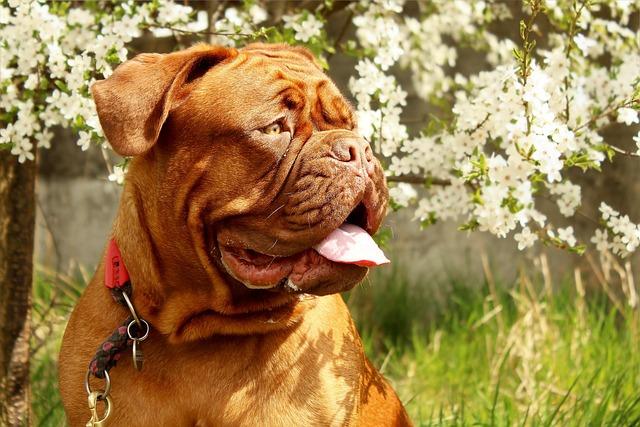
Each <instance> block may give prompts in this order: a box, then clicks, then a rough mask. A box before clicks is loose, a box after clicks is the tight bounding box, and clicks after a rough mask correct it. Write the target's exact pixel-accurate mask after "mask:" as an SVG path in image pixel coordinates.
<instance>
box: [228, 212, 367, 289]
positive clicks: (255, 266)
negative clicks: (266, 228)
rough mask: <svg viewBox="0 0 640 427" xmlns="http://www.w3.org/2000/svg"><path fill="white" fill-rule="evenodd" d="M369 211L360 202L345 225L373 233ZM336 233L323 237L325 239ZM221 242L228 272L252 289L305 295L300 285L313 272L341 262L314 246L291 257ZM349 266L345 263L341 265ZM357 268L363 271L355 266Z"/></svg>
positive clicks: (345, 221) (346, 219)
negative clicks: (328, 256)
mask: <svg viewBox="0 0 640 427" xmlns="http://www.w3.org/2000/svg"><path fill="white" fill-rule="evenodd" d="M368 216H369V212H368V209H367V207H366V205H365V203H363V202H362V201H361V202H359V203H358V204H357V205H356V206H355V207H354V208H353V209H352V210H351V212H350V213H349V215H348V216H347V218H345V220H344V222H343V223H342V224H345V223H350V224H356V225H358V226H360V227H362V228H363V229H365V230H366V231H367V233H369V234H372V231H373V230H372V229H371V227H370V220H369V217H368ZM332 231H333V230H330V231H329V232H327V233H326V235H324V236H321V239H319V242H320V241H322V240H324V239H325V238H326V237H327V236H328V235H329V234H330V233H331V232H332ZM217 240H218V248H219V251H218V255H219V261H220V263H221V264H222V266H223V267H224V269H225V270H226V272H227V273H228V274H229V275H230V276H231V277H232V278H233V279H235V280H236V281H238V282H240V283H242V284H243V285H244V286H245V287H247V288H249V289H254V290H257V289H260V290H271V291H274V290H277V291H284V292H290V293H299V292H301V286H300V282H301V281H303V279H304V276H305V274H306V273H307V272H308V271H311V270H312V269H317V268H322V267H329V268H331V267H335V266H337V265H338V264H340V263H337V262H335V261H331V260H329V259H327V258H325V257H323V256H322V255H320V254H319V253H318V252H317V251H316V250H315V249H313V248H312V247H308V248H305V249H303V250H301V251H298V252H295V253H292V254H290V255H282V254H275V253H265V252H261V251H258V250H256V249H254V248H251V247H249V246H247V245H242V244H234V243H223V242H221V241H220V240H219V239H217ZM341 265H345V264H341ZM351 267H353V268H363V267H361V266H356V265H351Z"/></svg>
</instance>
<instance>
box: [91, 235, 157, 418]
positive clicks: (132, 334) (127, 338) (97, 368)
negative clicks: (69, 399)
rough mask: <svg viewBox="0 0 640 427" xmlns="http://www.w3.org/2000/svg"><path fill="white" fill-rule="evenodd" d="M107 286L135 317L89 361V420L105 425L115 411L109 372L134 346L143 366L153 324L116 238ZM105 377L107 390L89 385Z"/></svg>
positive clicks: (109, 257)
mask: <svg viewBox="0 0 640 427" xmlns="http://www.w3.org/2000/svg"><path fill="white" fill-rule="evenodd" d="M105 286H106V287H107V288H109V290H110V292H111V296H112V297H113V299H114V300H115V301H116V302H117V303H118V304H120V305H122V306H124V307H125V308H126V309H127V310H128V311H129V312H130V313H131V316H129V317H127V319H126V320H125V321H124V322H122V323H121V324H120V325H119V326H118V327H117V328H116V329H115V330H114V331H113V333H112V334H111V335H110V336H109V337H108V338H107V339H106V340H105V341H103V342H102V344H100V347H98V350H97V351H96V353H95V355H94V356H93V358H92V359H91V361H90V362H89V367H88V369H87V374H86V376H85V383H84V385H85V389H86V391H87V394H88V405H89V410H90V411H91V418H90V419H89V421H88V422H87V427H99V426H102V425H103V424H104V422H105V420H106V419H107V418H108V417H109V415H110V414H111V408H112V406H113V405H112V402H111V398H110V397H109V392H110V391H111V379H110V377H109V371H110V370H111V369H112V368H113V367H114V366H116V364H117V363H118V360H120V358H121V356H122V353H123V352H124V351H126V350H127V349H128V348H129V347H132V353H133V365H134V366H135V368H136V369H137V370H141V369H142V362H143V354H142V350H141V349H140V343H141V342H142V341H144V340H145V339H147V337H148V335H149V332H150V330H151V327H150V326H149V323H147V321H146V320H144V319H142V318H140V317H139V316H138V314H137V313H136V310H135V308H134V307H133V303H132V302H131V297H130V295H131V293H132V286H131V281H130V280H129V273H128V272H127V269H126V267H125V265H124V262H123V261H122V256H121V255H120V250H119V249H118V246H117V245H116V243H115V241H114V240H111V241H110V242H109V246H108V247H107V263H106V266H105ZM91 375H93V376H94V377H96V378H99V379H103V380H104V381H105V386H104V390H102V391H93V390H91V386H90V384H89V380H90V376H91ZM99 401H103V402H104V405H105V409H104V413H103V415H102V416H100V415H99V414H98V409H97V406H98V402H99Z"/></svg>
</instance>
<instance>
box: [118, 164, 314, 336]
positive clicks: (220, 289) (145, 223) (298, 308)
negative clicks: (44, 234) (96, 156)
mask: <svg viewBox="0 0 640 427" xmlns="http://www.w3.org/2000/svg"><path fill="white" fill-rule="evenodd" d="M145 167H146V166H145V164H144V163H142V164H137V163H136V162H135V161H134V162H133V164H132V166H131V168H132V169H130V173H129V175H128V180H127V183H126V184H125V187H124V191H123V194H122V198H121V201H120V207H119V210H118V214H117V216H116V220H115V222H114V226H113V237H114V238H115V240H116V242H117V243H118V246H119V247H120V250H121V252H122V256H123V260H124V262H125V264H126V266H127V269H128V270H129V274H130V277H131V282H132V284H133V300H134V305H135V306H136V308H137V310H138V311H139V312H140V314H141V315H142V316H143V317H145V318H146V319H147V320H148V321H149V322H151V323H152V324H153V326H154V327H155V328H156V329H157V330H159V331H160V332H161V333H163V334H164V335H168V336H169V337H170V339H172V340H173V341H175V342H181V341H191V340H194V339H202V338H207V337H209V336H212V335H216V334H254V333H267V332H270V331H275V330H281V329H283V328H288V327H290V326H292V325H294V324H295V323H296V322H297V321H298V319H299V318H300V316H301V314H302V313H303V312H304V311H305V310H306V309H307V308H308V307H309V306H311V305H313V304H314V301H312V300H304V301H300V300H299V298H298V297H296V296H291V295H285V294H283V295H277V296H270V297H269V299H267V300H266V301H265V300H261V299H257V300H255V301H252V302H249V303H247V302H244V303H243V304H238V301H237V300H234V297H233V295H232V294H231V292H230V287H229V286H228V285H227V284H226V283H225V277H224V275H223V274H221V272H220V271H218V269H217V268H216V267H215V266H213V265H212V263H211V262H209V259H208V255H207V253H206V250H207V249H206V248H205V247H202V248H199V247H198V245H197V244H194V241H193V240H194V236H193V233H192V231H191V230H189V227H188V226H187V225H186V224H180V223H178V221H177V220H176V215H173V213H172V212H163V211H162V206H161V204H160V201H159V200H158V190H157V185H156V184H155V183H154V182H153V181H154V179H155V177H154V171H152V170H145ZM156 182H157V181H156Z"/></svg>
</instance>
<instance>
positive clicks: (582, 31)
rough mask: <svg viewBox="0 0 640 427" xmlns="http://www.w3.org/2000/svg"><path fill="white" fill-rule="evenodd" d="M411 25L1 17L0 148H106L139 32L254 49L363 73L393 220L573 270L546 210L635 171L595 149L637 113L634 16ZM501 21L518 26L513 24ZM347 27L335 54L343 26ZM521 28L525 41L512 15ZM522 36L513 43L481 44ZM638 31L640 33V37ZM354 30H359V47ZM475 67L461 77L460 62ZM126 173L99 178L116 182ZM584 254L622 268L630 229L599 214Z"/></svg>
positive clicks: (119, 8)
mask: <svg viewBox="0 0 640 427" xmlns="http://www.w3.org/2000/svg"><path fill="white" fill-rule="evenodd" d="M414 5H416V6H417V7H418V8H419V10H418V11H417V13H411V14H408V13H406V12H407V8H408V4H407V5H405V4H404V2H403V1H402V0H375V1H365V0H362V1H359V2H352V3H345V2H340V3H335V4H334V2H333V1H331V0H325V1H322V2H315V3H313V5H312V6H307V7H306V8H300V6H296V5H294V4H291V5H286V6H285V8H286V10H284V11H283V10H277V11H274V10H271V9H274V8H273V7H269V5H268V4H266V3H260V2H257V1H254V0H246V1H244V2H242V3H233V4H232V5H231V6H228V5H227V4H226V3H225V5H223V6H220V7H219V8H217V9H215V8H214V10H209V11H208V12H207V11H199V12H197V11H195V10H193V9H192V8H190V7H188V6H184V5H181V4H177V3H174V2H172V1H169V0H154V1H150V2H145V3H139V2H134V1H123V2H116V3H110V2H88V3H80V4H77V3H75V2H55V3H50V4H45V3H44V2H41V1H30V2H24V1H16V0H11V1H9V2H8V3H7V2H4V4H3V6H2V7H0V39H1V40H2V42H1V44H0V49H1V50H0V73H1V78H0V122H2V129H1V130H0V147H5V148H7V149H10V150H11V153H13V154H14V155H15V156H17V157H18V160H19V161H20V162H28V161H31V160H33V158H34V150H35V147H36V146H37V147H42V148H47V147H49V145H50V143H51V139H52V132H51V128H52V127H53V126H65V127H71V128H72V129H73V130H75V131H76V133H77V135H78V139H77V142H78V145H79V146H80V147H81V149H83V150H84V149H87V147H89V145H90V144H91V143H98V144H103V146H104V147H107V146H106V145H105V144H104V139H103V134H102V131H101V129H100V124H99V122H98V120H97V116H96V112H95V108H94V105H93V102H92V100H91V98H90V95H89V87H90V86H91V84H92V83H93V82H94V81H95V80H97V79H101V78H104V77H107V76H109V74H110V73H111V72H112V70H113V67H115V66H116V65H117V64H118V63H120V62H122V61H123V60H125V59H126V58H127V57H128V55H129V51H128V46H129V45H128V43H129V42H130V41H131V40H132V39H134V38H136V37H139V36H141V35H143V34H144V33H145V32H152V33H154V34H155V35H156V36H158V37H164V36H172V35H173V36H182V37H184V36H190V37H193V36H194V35H195V36H199V37H200V38H201V39H204V40H207V41H209V42H212V43H220V44H225V45H237V46H241V45H243V44H246V43H248V42H251V41H254V40H257V39H260V40H266V41H272V42H288V43H292V44H302V45H305V46H307V47H308V48H309V49H311V50H312V51H313V52H314V53H315V54H316V55H318V56H319V57H320V58H321V61H322V62H323V63H324V64H325V66H327V64H328V61H327V60H328V59H329V58H330V57H332V56H333V55H336V54H342V55H351V56H354V57H355V58H357V65H356V66H355V69H354V73H353V76H352V77H351V78H350V80H349V89H350V91H351V94H352V95H353V97H354V99H355V107H356V110H357V116H358V123H359V130H360V132H361V133H362V135H363V136H364V137H365V138H367V139H368V140H369V141H370V142H371V143H372V145H373V147H374V148H375V150H376V152H377V153H378V154H379V155H380V156H381V157H382V158H383V160H384V162H385V165H386V168H387V174H388V180H389V182H390V183H391V195H392V198H393V206H394V208H401V207H409V208H412V209H414V211H415V217H416V219H418V220H419V221H421V223H422V224H423V225H424V226H427V225H429V224H432V223H434V222H436V221H439V220H454V221H457V222H458V223H459V224H461V225H460V228H461V229H463V230H480V231H487V232H489V233H492V234H494V235H496V236H498V237H505V236H511V237H512V238H514V239H515V241H516V242H517V245H518V248H519V249H525V248H528V247H531V246H533V245H534V244H535V243H536V242H543V243H545V244H550V245H554V246H557V247H560V248H563V249H568V250H570V251H574V252H578V253H581V252H583V251H584V249H585V245H584V244H582V243H579V242H578V241H577V240H576V237H574V233H573V227H572V226H571V225H569V226H567V227H565V228H560V227H556V226H554V224H552V223H551V221H550V220H549V219H548V218H547V216H545V215H544V214H543V213H542V212H541V210H540V209H539V202H540V200H541V199H543V198H544V199H547V200H548V199H551V200H553V201H554V202H555V203H556V205H557V209H558V210H559V212H560V214H561V215H563V216H565V217H567V218H568V219H569V220H568V221H567V222H568V223H569V224H570V223H571V219H572V218H574V216H575V215H576V212H577V211H578V209H579V208H580V206H581V187H580V186H579V185H578V184H577V183H575V182H572V181H571V180H570V179H569V173H570V172H571V170H572V169H576V168H579V169H581V170H583V171H587V170H590V171H594V172H596V173H597V172H599V171H601V169H602V168H603V167H605V165H606V164H607V163H608V162H612V161H613V160H614V157H616V156H618V155H623V156H639V155H640V133H639V134H638V135H636V136H635V137H634V141H635V144H636V146H637V151H636V149H633V150H625V149H622V148H620V147H619V146H618V145H616V144H613V143H611V142H610V141H607V140H605V138H604V137H603V133H602V132H603V130H604V129H605V128H606V127H607V126H609V125H610V124H612V123H614V122H618V123H624V124H626V125H634V124H637V123H638V122H639V119H638V110H639V109H640V36H638V33H637V31H636V30H637V23H633V22H630V20H631V17H635V19H636V20H637V17H638V13H640V1H638V0H598V1H597V0H527V1H525V2H523V3H522V4H520V3H518V4H516V3H510V2H499V1H465V0H431V1H425V2H418V3H415V4H414ZM510 7H511V8H510ZM344 8H346V9H347V10H348V13H349V17H348V19H347V20H346V22H345V26H344V28H342V30H341V31H340V33H339V34H338V35H337V36H336V37H333V38H330V37H329V36H328V34H327V31H326V29H325V27H326V24H327V21H328V20H329V19H331V18H332V17H333V16H334V14H335V12H336V11H337V10H339V9H344ZM514 14H518V15H522V16H523V17H524V18H523V19H522V20H521V21H520V22H519V23H518V20H517V19H516V20H514V17H513V15H514ZM505 24H514V25H516V26H517V27H516V29H517V33H518V34H519V37H517V38H514V39H511V38H509V37H505V36H500V35H498V34H496V33H495V32H494V31H492V28H494V29H495V28H499V27H501V26H503V25H505ZM634 25H635V27H634ZM349 26H353V27H355V36H354V37H352V38H351V39H349V38H348V37H345V35H346V34H352V33H353V32H350V31H349V28H348V27H349ZM463 49H464V50H466V51H472V52H477V53H479V54H481V55H482V57H483V58H484V59H483V61H482V63H481V64H479V66H478V69H477V70H476V71H474V72H473V73H468V74H462V73H457V72H455V69H456V65H457V63H458V62H459V55H460V53H459V52H460V51H461V50H463ZM398 70H409V71H410V72H411V75H412V84H413V88H414V90H415V92H416V93H417V95H418V96H419V97H420V98H422V99H423V100H425V101H426V102H428V104H430V105H431V107H432V108H433V109H434V111H435V113H433V114H432V115H431V116H430V117H428V118H426V119H425V120H424V122H423V123H422V124H421V125H422V126H421V129H420V131H419V133H417V134H411V133H410V130H409V129H408V128H407V125H406V124H405V123H403V119H402V117H403V110H404V109H405V108H406V107H407V92H406V91H405V89H403V88H402V87H401V86H400V84H399V83H398V80H397V79H396V77H395V74H394V73H395V72H396V71H398ZM125 166H126V165H125V164H121V165H117V166H115V168H112V169H110V179H111V180H113V181H117V182H122V179H123V176H124V172H125ZM600 212H601V219H600V224H601V226H600V227H599V228H598V229H597V230H595V234H594V236H593V238H592V242H593V243H594V244H595V247H596V248H597V249H598V250H601V251H605V250H609V251H612V252H613V253H615V254H617V255H619V256H622V257H624V256H627V255H629V254H630V253H632V252H634V251H635V250H636V249H637V248H638V246H640V226H639V225H638V224H636V223H634V222H632V221H631V219H630V218H629V217H628V216H627V215H624V214H621V213H619V212H617V211H616V210H614V209H613V208H612V207H609V206H608V205H606V204H605V203H602V204H601V205H600Z"/></svg>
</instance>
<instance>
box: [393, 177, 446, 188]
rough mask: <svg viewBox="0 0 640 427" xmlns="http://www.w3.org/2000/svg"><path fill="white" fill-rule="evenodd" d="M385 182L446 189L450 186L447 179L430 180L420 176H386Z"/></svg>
mask: <svg viewBox="0 0 640 427" xmlns="http://www.w3.org/2000/svg"><path fill="white" fill-rule="evenodd" d="M387 182H404V183H407V184H419V185H425V184H430V185H440V186H443V187H446V186H447V185H451V181H450V180H448V179H441V178H431V177H428V176H422V175H400V176H388V177H387Z"/></svg>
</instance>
